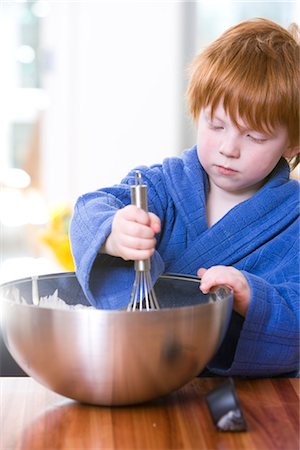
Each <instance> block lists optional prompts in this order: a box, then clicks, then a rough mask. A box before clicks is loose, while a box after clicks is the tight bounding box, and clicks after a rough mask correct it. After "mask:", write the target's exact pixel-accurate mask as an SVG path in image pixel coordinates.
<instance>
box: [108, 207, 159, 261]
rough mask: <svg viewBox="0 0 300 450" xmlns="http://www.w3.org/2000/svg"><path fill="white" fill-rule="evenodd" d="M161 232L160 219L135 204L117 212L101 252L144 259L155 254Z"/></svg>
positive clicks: (125, 257) (126, 257)
mask: <svg viewBox="0 0 300 450" xmlns="http://www.w3.org/2000/svg"><path fill="white" fill-rule="evenodd" d="M159 232H160V219H159V217H157V216H156V215H155V214H153V213H147V212H145V211H143V210H142V209H141V208H137V207H136V206H134V205H128V206H125V207H124V208H122V209H120V210H119V211H117V212H116V214H115V217H114V219H113V222H112V229H111V233H110V235H109V236H108V238H107V239H106V242H105V243H104V245H103V246H102V248H101V250H100V252H101V253H107V254H109V255H112V256H120V257H121V258H123V259H125V260H129V259H132V260H144V259H147V258H150V256H152V255H153V253H154V249H155V244H156V239H155V234H156V233H159Z"/></svg>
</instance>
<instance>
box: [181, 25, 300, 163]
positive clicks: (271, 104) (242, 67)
mask: <svg viewBox="0 0 300 450" xmlns="http://www.w3.org/2000/svg"><path fill="white" fill-rule="evenodd" d="M297 33H298V27H297V25H295V24H293V25H292V26H291V27H290V31H288V30H286V29H284V28H283V27H281V26H280V25H278V24H276V23H275V22H272V21H271V20H268V19H252V20H247V21H244V22H241V23H239V24H238V25H235V26H233V27H231V28H229V29H228V30H227V31H226V32H225V33H224V34H222V35H221V36H220V37H219V38H218V39H217V40H215V41H214V42H213V43H212V44H210V45H209V46H208V47H207V48H206V49H205V50H204V51H203V52H202V53H200V54H199V55H198V56H196V58H195V59H194V60H193V62H192V64H191V67H190V80H189V84H188V89H187V100H188V105H189V110H190V113H191V115H192V117H193V118H194V119H197V118H198V116H199V113H200V111H201V110H202V109H203V108H206V107H207V106H210V107H211V116H212V117H213V115H214V112H215V110H216V107H217V106H218V104H219V103H220V102H221V101H222V102H223V106H224V109H225V111H226V113H227V114H229V116H230V118H231V120H232V121H233V123H234V124H235V125H236V126H238V122H237V120H238V117H240V118H241V119H242V120H243V121H244V122H245V123H246V124H247V125H248V126H249V127H250V128H251V129H254V130H257V131H261V132H270V131H272V130H273V129H274V127H276V126H278V125H284V126H286V127H287V130H288V136H289V143H290V146H291V147H296V146H298V145H299V91H300V89H299V88H300V74H299V62H300V61H299V55H300V49H299V43H298V42H297V37H296V36H297ZM293 34H294V35H293ZM290 162H291V163H292V165H293V167H295V166H296V165H297V164H298V163H299V154H298V155H297V156H296V157H294V159H293V161H290Z"/></svg>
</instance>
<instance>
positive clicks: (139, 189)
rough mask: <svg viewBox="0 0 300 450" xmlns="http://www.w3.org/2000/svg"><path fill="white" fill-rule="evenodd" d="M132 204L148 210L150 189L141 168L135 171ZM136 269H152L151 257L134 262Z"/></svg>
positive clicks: (131, 191)
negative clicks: (143, 177) (144, 180)
mask: <svg viewBox="0 0 300 450" xmlns="http://www.w3.org/2000/svg"><path fill="white" fill-rule="evenodd" d="M130 194H131V204H132V205H135V206H137V207H138V208H141V209H143V210H144V211H146V212H148V189H147V185H146V184H143V180H142V174H141V172H140V171H139V170H136V171H135V184H134V185H132V186H131V189H130ZM134 269H135V270H136V271H139V272H144V271H149V270H150V269H151V264H150V259H145V260H138V261H135V262H134Z"/></svg>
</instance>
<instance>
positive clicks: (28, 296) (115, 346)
mask: <svg viewBox="0 0 300 450" xmlns="http://www.w3.org/2000/svg"><path fill="white" fill-rule="evenodd" d="M38 289H39V295H40V296H47V295H52V294H53V292H54V291H55V290H56V289H58V295H59V297H60V298H62V299H63V300H64V301H65V302H66V303H68V304H70V305H71V304H76V303H81V304H85V305H87V304H88V302H87V300H86V298H85V296H84V294H83V292H82V290H81V288H80V285H79V283H78V281H77V278H76V276H75V275H74V274H73V273H64V274H55V275H47V276H40V277H39V279H38ZM155 290H156V294H157V297H158V299H159V302H160V305H161V307H162V309H160V310H158V311H136V312H127V311H108V310H93V309H79V310H74V309H67V310H63V309H52V308H44V307H41V306H34V305H33V301H32V280H31V279H30V278H28V279H24V280H18V281H15V282H11V283H6V284H5V285H3V286H1V288H0V293H1V311H2V333H3V338H4V341H5V344H6V346H7V348H8V350H9V352H10V353H11V355H12V356H13V358H14V359H15V360H16V362H17V363H18V364H19V365H20V367H22V369H23V370H24V371H25V372H26V373H27V374H28V375H30V376H32V377H33V378H35V379H36V380H37V381H38V382H40V383H41V384H43V385H44V386H46V387H48V388H49V389H51V390H53V391H55V392H58V393H59V394H62V395H64V396H66V397H69V398H72V399H75V400H78V401H80V402H84V403H90V404H96V405H128V404H134V403H140V402H144V401H148V400H152V399H154V398H157V397H160V396H162V395H165V394H168V393H170V392H171V391H174V390H176V389H178V388H180V387H181V386H183V385H184V384H185V383H187V382H188V381H190V380H191V379H193V378H194V377H195V376H197V375H198V374H199V373H200V372H201V371H202V370H203V369H204V367H205V366H206V365H207V363H208V362H209V361H210V360H211V358H212V357H213V355H214V353H215V352H216V350H217V348H218V347H219V345H220V343H221V341H222V339H223V337H224V334H225V332H226V329H227V326H228V323H229V320H230V315H231V309H232V292H231V291H229V290H228V289H227V288H225V287H219V288H218V289H216V290H215V291H214V292H212V293H211V294H207V295H204V294H202V293H201V292H200V290H199V279H197V278H195V277H183V276H177V275H164V276H161V277H160V278H159V279H158V281H157V283H156V285H155ZM19 296H22V297H23V298H24V299H25V303H23V304H21V303H20V302H19V301H18V297H19Z"/></svg>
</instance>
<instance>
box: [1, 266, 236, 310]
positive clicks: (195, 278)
mask: <svg viewBox="0 0 300 450" xmlns="http://www.w3.org/2000/svg"><path fill="white" fill-rule="evenodd" d="M63 277H67V278H76V280H78V279H77V276H76V272H57V273H55V272H54V273H51V274H40V275H32V276H27V277H24V278H19V279H17V280H11V281H6V282H4V283H1V284H0V292H1V289H3V288H5V287H10V286H15V287H17V285H18V284H22V283H26V282H32V279H33V278H36V279H37V280H48V279H52V278H63ZM157 279H175V280H183V281H191V282H195V283H199V284H200V283H201V278H199V277H198V276H195V275H189V274H179V273H171V272H166V273H163V274H161V275H160V276H159V277H158V278H157ZM78 283H79V282H78ZM219 289H224V290H225V291H226V294H227V298H226V300H228V299H230V298H232V300H233V290H232V289H231V288H229V286H226V285H218V286H217V287H214V288H213V289H211V290H210V291H209V292H208V294H213V293H216V292H217V291H218V290H219ZM208 294H207V295H208ZM83 295H84V296H85V294H84V292H83ZM85 298H86V296H85ZM62 300H63V299H62ZM86 300H87V301H88V299H87V298H86ZM0 301H3V302H6V303H9V304H10V305H12V306H15V307H18V306H20V307H25V308H30V309H34V310H38V311H53V313H57V312H59V313H75V314H78V313H83V314H86V313H88V314H91V313H92V314H94V313H95V312H97V313H102V314H103V313H106V314H109V315H113V314H116V315H119V314H120V313H121V314H122V315H123V313H124V312H126V313H127V312H128V311H127V310H126V308H125V309H100V308H95V307H94V306H93V305H91V304H90V305H83V306H84V308H78V309H76V308H65V309H64V308H51V307H47V306H42V307H40V306H39V305H34V304H30V303H17V302H16V301H15V300H10V299H9V298H5V297H4V296H3V297H2V296H0ZM63 301H64V300H63ZM219 302H222V300H219V301H213V302H208V303H197V304H195V305H185V306H177V307H174V308H162V309H159V310H149V311H147V310H136V311H130V313H131V314H128V316H131V315H132V314H139V315H140V314H148V313H151V314H153V313H157V312H159V313H164V312H168V311H178V310H180V311H182V312H183V311H184V310H191V309H198V308H199V307H204V306H208V305H211V304H214V303H219ZM66 304H67V305H68V303H66ZM69 306H70V305H69ZM74 306H75V305H74Z"/></svg>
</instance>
